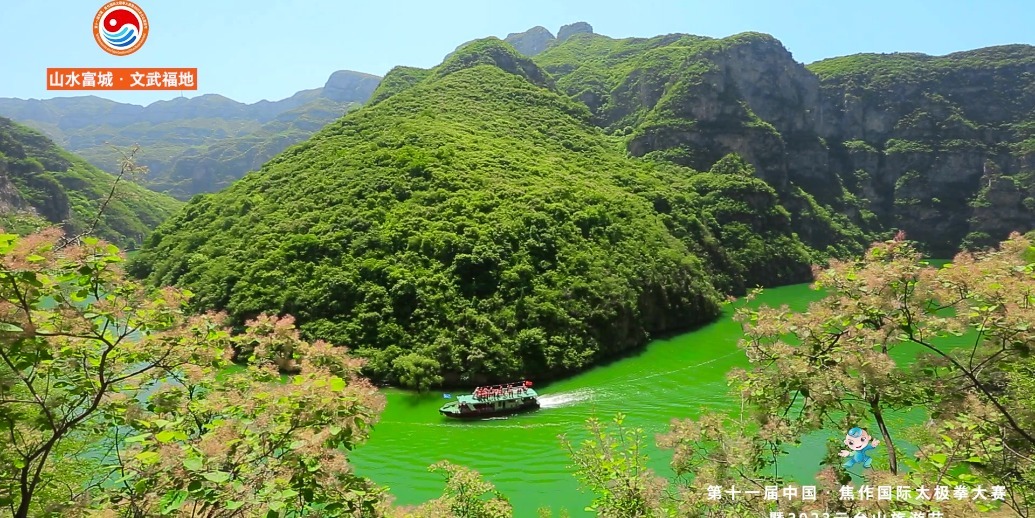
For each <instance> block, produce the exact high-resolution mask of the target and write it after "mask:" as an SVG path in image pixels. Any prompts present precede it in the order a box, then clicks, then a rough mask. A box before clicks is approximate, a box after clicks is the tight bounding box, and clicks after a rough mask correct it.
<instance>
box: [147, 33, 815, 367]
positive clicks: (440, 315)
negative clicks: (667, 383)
mask: <svg viewBox="0 0 1035 518" xmlns="http://www.w3.org/2000/svg"><path fill="white" fill-rule="evenodd" d="M464 63H466V64H468V65H470V66H469V67H466V68H465V67H464V66H461V64H464ZM530 67H534V65H532V64H531V63H530V62H528V60H527V59H526V58H523V57H521V56H519V55H517V54H516V53H514V51H513V50H512V49H510V48H509V47H507V46H506V45H505V44H503V43H501V42H499V41H498V40H484V41H479V42H475V43H472V44H470V45H468V46H466V47H464V48H463V49H461V50H460V51H458V52H457V53H456V54H454V55H453V56H451V57H450V59H449V60H447V61H446V62H445V63H444V64H443V65H442V67H441V68H439V69H436V70H434V71H432V73H429V74H417V73H414V72H413V71H411V70H405V71H404V72H405V73H406V75H407V78H406V79H404V80H400V81H395V80H394V79H393V78H392V77H388V78H386V80H385V82H384V83H385V85H389V86H387V87H386V88H393V89H395V93H394V95H390V96H388V97H386V98H384V99H383V100H381V101H380V102H377V103H375V104H372V105H371V106H368V107H367V108H364V109H361V110H358V111H356V112H353V113H351V114H350V115H348V116H346V117H345V118H344V119H342V120H340V121H339V122H337V123H335V124H332V125H331V126H329V127H327V128H325V129H324V130H323V131H321V132H320V133H319V134H317V135H316V136H315V137H314V138H313V139H311V140H310V141H308V142H306V143H305V144H302V145H299V146H296V147H294V148H291V149H289V150H288V151H286V152H285V153H283V154H281V155H280V156H278V157H277V158H276V159H274V160H273V161H271V162H270V163H268V164H267V165H266V166H265V167H263V169H262V170H260V171H258V172H256V173H254V174H250V175H248V176H246V177H245V178H244V179H242V180H241V181H239V182H237V183H235V184H234V185H233V186H231V187H230V188H229V189H227V190H226V191H224V192H221V193H218V194H215V195H207V196H202V197H199V198H197V199H195V200H193V201H192V202H191V203H190V204H189V205H188V207H187V208H186V209H185V210H184V211H183V212H182V213H181V214H180V216H179V217H177V218H174V219H173V220H171V221H170V222H169V223H168V224H167V225H164V226H163V227H162V228H160V229H159V230H158V231H157V232H156V233H155V234H154V235H153V236H152V238H151V239H150V240H149V242H148V243H147V246H146V249H145V250H144V251H142V253H141V254H140V255H139V256H138V258H137V261H136V263H135V265H134V271H135V273H136V274H138V275H141V276H147V277H149V278H150V280H151V281H152V282H154V283H159V284H167V283H175V284H178V285H182V286H186V287H190V288H191V289H192V291H194V292H196V293H197V294H198V298H197V301H196V302H197V304H198V305H199V307H206V308H226V309H227V310H228V311H229V312H230V314H231V315H232V316H234V317H235V318H237V319H238V320H239V321H241V320H243V319H245V318H249V317H250V316H252V315H254V314H256V313H258V312H261V311H276V312H286V313H291V314H294V315H296V316H297V317H298V318H299V322H300V323H301V328H302V329H303V331H304V332H305V333H307V334H308V335H309V336H311V337H319V338H324V339H328V340H332V341H334V342H336V343H342V344H347V345H349V346H350V347H353V348H354V349H355V350H356V352H357V353H358V354H359V355H361V356H364V357H366V358H368V359H370V364H369V369H370V372H371V373H372V374H373V375H375V376H377V377H378V378H386V379H389V380H393V381H398V380H400V379H402V380H406V381H407V383H408V384H410V385H413V386H420V385H422V384H423V383H422V382H421V381H420V380H426V379H427V378H428V377H429V376H431V377H432V378H433V379H434V376H435V373H441V374H442V375H443V376H444V381H445V382H446V383H456V382H461V381H463V382H470V381H480V380H484V379H487V378H506V377H511V376H519V375H534V376H536V377H539V378H545V377H550V376H553V375H558V374H561V373H565V372H570V371H573V370H576V369H580V368H583V367H585V366H587V365H589V364H591V363H592V362H594V361H597V360H599V359H601V358H603V357H606V356H610V355H614V354H616V353H619V352H622V351H624V350H627V349H629V348H631V347H635V346H638V345H641V344H643V343H645V342H646V340H647V338H648V336H650V335H651V334H656V333H663V332H668V331H673V330H677V329H684V328H686V327H688V326H692V325H695V324H699V323H702V322H706V321H708V320H709V319H711V318H713V317H714V316H715V315H716V314H717V312H718V306H719V301H720V300H721V298H722V294H721V293H722V292H727V293H728V292H735V291H738V290H743V288H744V287H745V286H754V285H757V284H765V283H770V282H772V281H773V280H774V279H776V280H779V281H784V282H795V281H800V280H803V279H805V278H807V277H808V264H809V260H810V259H811V257H810V252H809V250H808V249H806V248H805V247H804V246H803V245H802V244H801V243H800V242H799V241H797V240H796V238H794V237H793V235H792V234H791V233H790V231H789V230H788V229H787V226H786V218H787V213H786V211H783V210H782V209H780V208H779V207H778V205H777V204H776V201H775V198H774V197H773V194H772V191H771V189H769V188H768V187H767V186H765V184H764V183H763V182H761V181H760V180H757V179H753V178H750V176H745V175H742V174H722V173H715V174H700V173H696V172H695V171H693V170H690V169H687V168H683V167H676V166H672V165H668V164H654V163H651V162H647V161H642V160H637V159H633V158H628V157H626V156H625V155H624V154H623V153H622V152H621V151H620V150H619V149H618V146H616V142H614V141H613V140H611V139H609V138H607V137H605V136H604V135H603V134H601V133H600V132H599V131H598V130H596V129H594V128H593V127H592V125H591V124H590V123H589V119H590V114H589V113H588V112H587V111H586V109H585V107H584V106H582V105H579V104H577V103H575V102H573V101H571V100H569V99H567V98H566V97H564V96H562V95H559V94H558V93H555V92H554V91H552V90H550V89H548V88H544V87H542V86H537V84H535V83H540V78H541V77H543V76H542V75H541V72H539V71H537V70H538V69H535V68H530ZM447 71H448V73H447ZM422 76H423V77H425V78H424V79H423V80H420V79H419V78H420V77H422ZM406 84H409V85H410V86H408V87H406V86H405V85H406ZM391 85H395V86H391ZM721 192H727V193H730V194H733V195H740V194H741V193H743V194H745V195H749V198H748V199H747V200H745V202H746V205H742V204H740V202H730V201H728V200H726V199H725V197H724V196H722V195H721V194H717V193H721ZM731 203H732V205H731ZM755 211H757V214H755ZM718 231H722V232H724V234H721V235H720V234H717V232H718ZM727 239H728V240H729V243H730V245H727V244H726V242H725V240H727ZM741 247H746V248H744V249H741ZM409 353H417V356H413V355H411V354H409ZM422 358H423V359H422Z"/></svg>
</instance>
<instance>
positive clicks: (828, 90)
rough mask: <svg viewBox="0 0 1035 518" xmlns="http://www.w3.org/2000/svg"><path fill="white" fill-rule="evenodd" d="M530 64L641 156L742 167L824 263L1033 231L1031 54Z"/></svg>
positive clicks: (769, 42) (733, 51) (1034, 91)
mask: <svg viewBox="0 0 1035 518" xmlns="http://www.w3.org/2000/svg"><path fill="white" fill-rule="evenodd" d="M535 60H536V62H537V63H538V64H539V65H540V66H542V67H543V68H544V69H545V70H546V71H548V72H549V73H550V74H551V75H552V77H553V78H554V79H555V80H556V81H557V86H558V88H560V89H561V90H563V91H564V92H565V93H567V94H568V95H570V96H571V97H573V98H575V99H578V100H579V101H581V102H583V103H584V104H585V105H587V106H588V107H589V108H590V110H591V112H592V113H593V121H594V123H595V124H596V125H598V126H599V127H601V128H603V129H604V130H605V131H607V132H608V133H609V134H612V135H618V136H622V137H623V138H624V140H625V148H626V150H628V152H629V153H631V154H632V155H634V156H640V157H645V158H649V159H660V160H665V161H669V162H673V163H677V164H682V165H687V166H690V167H694V168H697V169H707V168H709V167H711V165H712V164H714V163H715V162H716V161H717V160H719V159H720V158H721V157H723V156H725V155H726V154H728V153H731V152H733V153H738V154H739V155H741V156H743V157H744V158H746V159H747V160H748V161H749V162H750V163H751V164H752V165H753V166H754V167H755V168H756V169H757V171H758V175H759V176H760V177H761V178H763V179H765V180H766V181H767V182H768V183H769V184H770V185H772V186H773V187H774V188H775V189H776V190H777V191H778V193H779V196H780V200H781V202H782V203H783V204H784V205H785V206H786V207H787V208H788V209H789V210H790V211H791V213H792V215H793V218H794V222H793V226H794V229H795V231H796V232H797V233H798V234H799V235H800V236H801V237H802V238H803V239H804V240H805V242H807V243H809V244H810V245H812V246H815V247H818V248H826V247H830V248H831V251H834V252H836V251H837V249H839V248H840V246H839V243H844V242H846V241H848V242H858V240H859V238H860V236H861V235H863V234H872V233H873V232H888V231H891V230H894V229H903V230H905V231H906V234H907V235H908V236H909V237H910V238H911V239H916V240H918V241H920V242H921V243H922V244H923V245H924V246H925V248H926V249H927V251H928V252H929V253H931V254H934V255H936V256H947V255H951V254H952V253H954V252H955V251H956V250H958V249H959V247H960V246H983V245H990V244H993V243H997V242H999V241H1000V240H1001V239H1003V238H1005V237H1006V235H1007V234H1008V233H1009V232H1010V231H1013V230H1021V231H1024V230H1029V229H1031V228H1033V226H1035V212H1033V209H1035V197H1033V196H1032V194H1033V192H1035V183H1033V181H1032V177H1033V175H1032V174H1031V173H1032V171H1035V165H1033V163H1035V156H1033V154H1032V151H1033V149H1035V145H1033V144H1032V142H1035V140H1032V137H1033V135H1035V86H1033V85H1035V81H1033V80H1032V79H1033V77H1035V47H1031V46H1027V45H1013V46H1006V47H993V48H988V49H979V50H975V51H970V52H961V53H956V54H951V55H948V56H943V57H932V56H925V55H920V54H891V55H859V56H848V57H843V58H835V59H831V60H825V61H821V62H818V63H814V64H812V65H809V66H808V67H805V66H803V65H802V64H800V63H797V62H796V61H794V59H793V57H792V56H791V54H790V52H788V51H787V50H786V49H785V48H784V47H783V46H782V45H781V44H780V42H779V41H777V40H776V39H774V38H772V37H771V36H768V35H764V34H758V33H745V34H739V35H735V36H731V37H728V38H722V39H714V38H705V37H699V36H689V35H682V34H671V35H666V36H659V37H655V38H649V39H643V38H632V39H620V40H618V39H611V38H608V37H606V36H600V35H594V34H577V35H575V36H572V37H571V38H569V39H568V40H567V41H565V42H563V43H561V44H559V45H555V46H552V47H550V48H549V49H547V50H546V51H545V52H542V53H541V54H538V55H537V56H536V57H535ZM860 229H861V231H862V234H860Z"/></svg>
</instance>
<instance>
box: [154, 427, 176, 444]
mask: <svg viewBox="0 0 1035 518" xmlns="http://www.w3.org/2000/svg"><path fill="white" fill-rule="evenodd" d="M174 438H176V432H174V431H172V430H162V431H161V432H158V433H157V434H155V439H157V440H158V442H169V441H171V440H173V439H174Z"/></svg>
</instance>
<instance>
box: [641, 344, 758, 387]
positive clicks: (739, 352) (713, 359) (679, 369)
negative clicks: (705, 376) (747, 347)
mask: <svg viewBox="0 0 1035 518" xmlns="http://www.w3.org/2000/svg"><path fill="white" fill-rule="evenodd" d="M734 354H744V352H743V351H740V350H736V351H733V352H731V353H729V354H725V355H723V356H718V357H715V358H712V359H710V360H706V361H703V362H701V363H695V364H693V365H684V366H682V367H680V368H678V369H674V370H669V371H664V372H655V373H653V374H648V375H646V376H640V377H637V378H634V379H631V380H629V381H635V382H640V381H643V380H649V379H651V378H657V377H659V376H668V375H669V374H675V373H677V372H681V371H685V370H690V369H696V368H698V367H703V366H705V365H708V364H709V363H715V362H717V361H719V360H723V359H726V358H729V357H730V356H733V355H734Z"/></svg>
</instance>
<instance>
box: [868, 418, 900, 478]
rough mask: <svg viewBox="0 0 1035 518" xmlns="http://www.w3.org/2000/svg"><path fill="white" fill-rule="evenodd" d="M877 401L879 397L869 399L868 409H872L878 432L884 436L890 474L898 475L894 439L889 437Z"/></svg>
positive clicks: (889, 434)
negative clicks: (878, 428)
mask: <svg viewBox="0 0 1035 518" xmlns="http://www.w3.org/2000/svg"><path fill="white" fill-rule="evenodd" d="M879 403H880V400H879V399H873V400H871V401H870V410H872V411H873V417H874V418H875V419H876V420H877V426H879V427H880V434H881V436H882V437H883V438H884V446H885V447H886V448H887V449H888V466H889V467H890V468H891V474H892V475H898V458H897V457H896V455H895V441H893V440H892V439H891V433H890V432H888V426H887V425H886V424H885V423H884V414H883V413H881V410H880V404H879Z"/></svg>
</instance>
